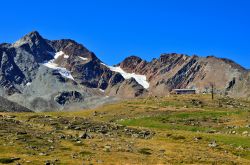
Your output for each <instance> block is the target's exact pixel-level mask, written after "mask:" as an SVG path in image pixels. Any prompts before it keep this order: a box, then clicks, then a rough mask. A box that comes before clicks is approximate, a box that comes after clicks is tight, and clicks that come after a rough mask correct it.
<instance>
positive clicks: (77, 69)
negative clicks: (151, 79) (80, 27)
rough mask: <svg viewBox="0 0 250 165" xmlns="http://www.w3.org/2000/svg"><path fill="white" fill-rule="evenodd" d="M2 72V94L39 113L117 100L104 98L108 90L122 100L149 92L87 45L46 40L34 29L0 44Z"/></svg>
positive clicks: (0, 78)
mask: <svg viewBox="0 0 250 165" xmlns="http://www.w3.org/2000/svg"><path fill="white" fill-rule="evenodd" d="M0 72H1V75H0V87H1V88H0V94H1V95H2V96H4V97H6V98H8V99H10V100H13V101H16V102H18V103H20V104H22V105H25V106H27V107H29V108H31V109H34V110H37V111H40V110H43V111H44V110H55V109H56V110H60V109H63V108H65V107H67V108H68V106H73V105H75V106H73V107H79V106H80V107H79V108H88V107H92V106H96V105H98V104H99V103H100V102H101V103H103V102H109V101H110V100H114V99H115V98H112V97H109V98H108V97H106V95H109V93H110V95H111V96H116V98H119V97H123V96H126V97H135V96H141V95H143V94H144V93H145V92H146V90H145V89H144V88H143V87H142V86H140V85H139V84H138V83H137V84H136V82H135V80H134V79H124V78H123V77H122V76H121V75H120V73H117V72H114V71H112V70H111V69H110V68H109V67H108V66H106V65H105V64H103V63H102V62H101V60H99V59H98V58H97V57H96V55H95V54H94V53H93V52H91V51H89V50H88V49H87V48H85V47H84V46H83V45H81V44H78V43H76V42H75V41H73V40H68V39H63V40H53V41H50V40H46V39H44V38H43V37H41V36H40V34H39V33H38V32H36V31H35V32H31V33H29V34H27V35H25V36H24V37H23V38H21V39H20V40H18V41H17V42H15V43H14V44H1V45H0ZM134 84H136V85H134ZM120 87H121V88H120ZM106 89H108V90H107V91H106V92H105V90H106ZM124 89H126V90H124ZM127 90H128V91H127ZM109 91H110V92H109ZM126 93H127V94H126ZM88 100H91V102H89V101H88Z"/></svg>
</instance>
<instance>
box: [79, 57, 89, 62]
mask: <svg viewBox="0 0 250 165" xmlns="http://www.w3.org/2000/svg"><path fill="white" fill-rule="evenodd" d="M78 57H79V58H80V59H82V60H84V61H87V60H89V59H88V58H84V57H81V56H78Z"/></svg>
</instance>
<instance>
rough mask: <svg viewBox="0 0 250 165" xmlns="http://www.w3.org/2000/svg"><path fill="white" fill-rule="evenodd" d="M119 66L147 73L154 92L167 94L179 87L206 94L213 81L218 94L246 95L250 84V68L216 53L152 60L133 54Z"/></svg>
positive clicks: (130, 70) (129, 70) (165, 56)
mask: <svg viewBox="0 0 250 165" xmlns="http://www.w3.org/2000/svg"><path fill="white" fill-rule="evenodd" d="M118 66H120V67H121V68H122V69H123V70H125V71H127V72H133V73H137V74H145V75H146V77H147V79H148V81H149V83H150V88H149V91H150V93H152V94H153V95H166V94H167V93H169V92H170V91H171V90H172V89H175V88H194V89H197V92H199V93H204V92H209V90H210V84H211V83H213V84H214V85H215V88H216V92H217V93H220V94H230V95H232V96H236V95H237V96H246V95H247V94H246V93H247V89H248V87H249V80H248V81H247V79H249V71H247V70H246V69H245V68H243V67H241V66H240V65H238V64H236V63H235V62H233V61H231V60H228V59H223V58H216V57H214V56H208V57H198V56H188V55H184V54H175V53H172V54H163V55H161V56H160V58H158V59H153V60H152V61H150V62H147V61H145V60H142V59H141V58H139V57H136V56H130V57H128V58H126V59H125V60H124V61H122V62H121V63H120V64H118ZM239 84H241V86H240V85H239ZM236 88H237V89H236ZM244 91H245V92H244ZM239 93H242V95H241V94H239ZM243 93H244V94H243Z"/></svg>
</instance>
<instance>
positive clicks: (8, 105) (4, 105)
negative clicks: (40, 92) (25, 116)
mask: <svg viewBox="0 0 250 165" xmlns="http://www.w3.org/2000/svg"><path fill="white" fill-rule="evenodd" d="M0 112H32V111H31V110H30V109H28V108H25V107H23V106H20V105H18V104H17V103H14V102H12V101H9V100H7V99H5V98H3V97H0Z"/></svg>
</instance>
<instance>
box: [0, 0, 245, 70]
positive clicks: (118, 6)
mask: <svg viewBox="0 0 250 165" xmlns="http://www.w3.org/2000/svg"><path fill="white" fill-rule="evenodd" d="M249 8H250V1H249V0H237V1H236V0H86V1H85V0H71V1H66V0H60V1H59V0H58V1H56V0H40V1H35V0H32V1H31V0H23V1H20V0H11V1H2V2H1V10H0V15H1V25H0V42H14V41H15V40H17V39H18V38H20V37H21V36H23V35H24V34H26V33H28V32H30V31H33V30H37V31H39V32H40V34H41V35H42V36H43V37H44V38H47V39H61V38H71V39H74V40H76V41H77V42H80V43H82V44H83V45H85V46H86V47H87V48H89V49H90V50H91V51H93V52H95V54H96V55H97V56H98V57H99V58H100V59H101V60H103V61H104V62H105V63H107V64H116V63H118V62H120V61H121V60H123V59H124V58H125V57H127V56H129V55H137V56H140V57H142V58H143V59H146V60H151V59H152V58H155V57H159V56H160V54H161V53H170V52H176V53H185V54H189V55H193V54H197V55H200V56H208V55H215V56H218V57H225V58H230V59H232V60H234V61H236V62H237V63H239V64H241V65H243V66H244V67H246V68H250V10H249Z"/></svg>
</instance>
